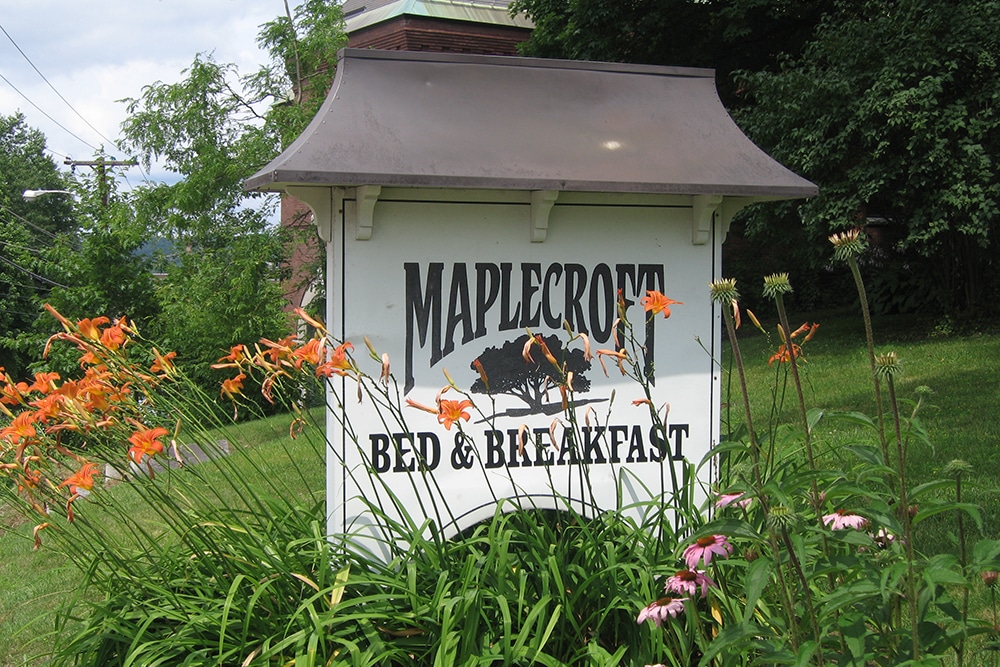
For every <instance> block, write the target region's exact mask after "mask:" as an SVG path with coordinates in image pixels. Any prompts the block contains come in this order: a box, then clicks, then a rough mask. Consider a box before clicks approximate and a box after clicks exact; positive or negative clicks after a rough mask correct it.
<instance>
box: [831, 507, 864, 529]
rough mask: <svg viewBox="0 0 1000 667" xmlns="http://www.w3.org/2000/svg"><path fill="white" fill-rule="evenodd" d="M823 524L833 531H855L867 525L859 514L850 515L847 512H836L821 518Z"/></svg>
mask: <svg viewBox="0 0 1000 667" xmlns="http://www.w3.org/2000/svg"><path fill="white" fill-rule="evenodd" d="M823 523H825V524H826V525H828V526H830V528H832V529H833V530H845V529H847V528H854V529H855V530H857V529H860V528H864V527H865V526H867V525H868V519H866V518H864V517H863V516H861V515H860V514H850V513H849V512H848V511H847V510H837V511H836V512H834V513H833V514H826V515H824V516H823Z"/></svg>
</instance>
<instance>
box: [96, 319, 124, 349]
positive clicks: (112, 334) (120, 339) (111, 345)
mask: <svg viewBox="0 0 1000 667" xmlns="http://www.w3.org/2000/svg"><path fill="white" fill-rule="evenodd" d="M123 323H124V318H122V319H121V320H118V321H117V322H116V323H115V324H114V326H110V327H108V328H107V329H105V330H104V333H102V334H101V345H103V346H104V347H106V348H108V349H109V350H117V349H118V348H120V347H121V346H123V345H124V344H125V342H126V339H125V331H124V330H123V329H122V325H123Z"/></svg>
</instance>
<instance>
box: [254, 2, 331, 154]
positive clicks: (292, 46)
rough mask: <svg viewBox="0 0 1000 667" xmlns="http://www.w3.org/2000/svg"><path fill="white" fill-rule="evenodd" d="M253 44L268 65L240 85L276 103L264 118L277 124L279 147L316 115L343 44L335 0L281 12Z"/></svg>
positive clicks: (302, 5)
mask: <svg viewBox="0 0 1000 667" xmlns="http://www.w3.org/2000/svg"><path fill="white" fill-rule="evenodd" d="M257 43H258V45H260V46H261V47H263V48H265V49H267V50H268V52H269V53H270V54H271V58H272V65H271V66H270V67H266V68H263V69H261V70H260V71H259V72H257V73H256V74H254V75H252V76H250V77H248V78H247V79H246V83H247V85H248V87H249V88H250V89H252V90H255V91H257V93H258V94H259V95H260V96H262V97H271V98H273V99H274V100H275V101H276V102H280V103H276V104H274V105H273V106H272V107H271V109H270V111H269V113H268V122H269V123H271V124H273V125H274V126H276V127H277V129H278V132H279V133H280V135H281V143H282V145H283V146H287V145H288V144H290V143H291V142H292V141H293V140H294V139H295V138H296V137H298V136H299V134H301V133H302V130H304V129H305V127H306V125H307V124H308V123H309V121H310V120H312V118H313V116H315V115H316V111H317V110H318V109H319V107H320V105H321V104H322V103H323V100H325V99H326V93H327V90H329V88H330V83H331V82H332V81H333V75H334V72H335V68H336V65H337V51H339V50H340V49H342V48H344V47H345V46H347V34H346V33H345V32H344V18H343V12H342V11H341V8H340V5H339V4H338V3H331V2H326V1H325V0H307V1H306V2H303V3H302V4H300V5H298V6H297V7H296V8H295V12H294V15H292V16H284V17H281V18H278V19H275V20H274V21H270V22H268V23H265V24H264V25H263V26H261V31H260V33H259V35H258V36H257Z"/></svg>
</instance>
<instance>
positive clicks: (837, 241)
mask: <svg viewBox="0 0 1000 667" xmlns="http://www.w3.org/2000/svg"><path fill="white" fill-rule="evenodd" d="M830 243H832V244H833V258H834V259H835V260H837V261H840V262H846V261H847V260H848V259H850V258H852V257H857V256H858V255H860V254H861V253H862V252H864V250H865V243H864V241H862V240H861V230H860V229H856V228H855V229H849V230H847V231H846V232H840V233H839V234H834V235H833V236H831V237H830Z"/></svg>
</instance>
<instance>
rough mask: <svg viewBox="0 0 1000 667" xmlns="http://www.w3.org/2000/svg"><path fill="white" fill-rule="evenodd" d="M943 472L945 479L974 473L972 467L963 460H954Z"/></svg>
mask: <svg viewBox="0 0 1000 667" xmlns="http://www.w3.org/2000/svg"><path fill="white" fill-rule="evenodd" d="M941 472H942V473H943V474H944V475H945V477H961V476H962V475H968V474H970V473H971V472H972V465H970V464H969V462H968V461H963V460H962V459H952V460H951V461H949V462H948V464H947V465H946V466H945V467H944V469H943V470H942V471H941Z"/></svg>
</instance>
